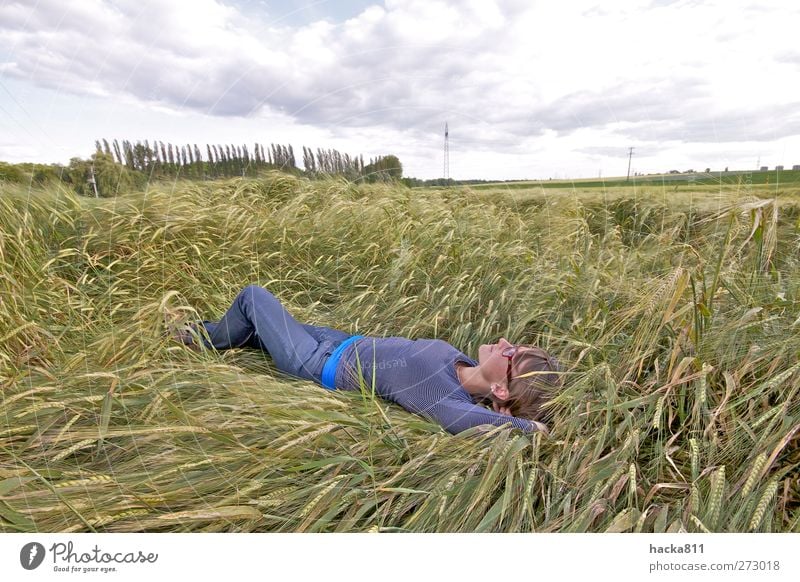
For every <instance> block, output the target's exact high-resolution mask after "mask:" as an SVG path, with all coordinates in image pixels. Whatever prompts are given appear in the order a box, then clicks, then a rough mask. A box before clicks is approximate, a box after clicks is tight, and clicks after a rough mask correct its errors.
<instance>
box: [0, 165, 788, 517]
mask: <svg viewBox="0 0 800 582" xmlns="http://www.w3.org/2000/svg"><path fill="white" fill-rule="evenodd" d="M799 247H800V202H798V196H797V192H793V191H790V190H782V191H776V190H774V189H773V190H768V189H758V188H742V187H737V186H725V187H724V188H719V187H718V188H697V189H694V190H691V189H681V190H678V189H677V188H676V189H674V190H673V189H668V190H659V189H657V188H654V189H652V190H648V189H641V188H640V189H636V190H632V189H625V188H618V189H616V190H613V191H600V190H598V189H592V190H589V189H587V190H574V189H568V188H567V189H564V190H558V189H547V190H540V191H537V190H536V188H535V187H532V188H531V189H530V190H519V189H517V190H514V191H510V190H504V189H503V188H502V187H497V188H483V189H480V190H477V189H476V190H470V189H469V188H466V187H464V188H450V189H438V190H436V189H408V188H405V187H402V186H394V185H388V184H378V185H357V184H353V183H350V182H347V181H345V180H337V179H328V180H319V181H309V180H307V179H304V178H298V177H292V176H288V175H284V174H279V173H272V174H266V175H264V176H262V177H261V178H259V179H234V180H229V181H219V182H206V183H199V182H174V183H158V184H151V185H150V186H149V187H148V188H147V189H146V190H145V191H144V192H136V193H132V194H128V195H122V196H119V197H116V198H110V199H99V200H95V199H91V198H83V197H78V196H76V195H75V194H73V193H71V192H70V191H68V190H66V189H63V188H61V189H60V188H57V187H49V188H42V189H35V188H34V189H27V188H24V187H19V186H10V185H3V184H0V382H1V384H0V385H1V386H2V393H1V394H0V531H4V532H77V531H81V532H83V531H97V532H135V531H148V532H195V531H203V532H220V531H225V532H251V531H292V532H333V531H337V532H341V531H348V532H351V531H358V532H402V531H407V532H489V531H492V532H493V531H508V532H512V531H513V532H625V531H630V532H677V531H690V532H696V531H712V532H749V531H758V532H800V480H799V477H798V475H799V474H800V471H798V467H800V447H798V445H799V444H800V406H798V403H799V402H800V396H798V389H799V388H800V360H799V359H798V354H800V333H799V332H800V253H799V252H798V251H800V248H799ZM247 284H259V285H263V286H265V287H267V288H268V289H270V291H272V292H273V293H274V294H275V295H276V296H277V297H278V298H279V299H280V300H281V301H282V302H283V303H284V305H285V306H286V307H287V309H289V311H290V312H291V313H292V314H293V315H294V316H295V318H296V319H298V320H299V321H303V322H309V323H314V324H317V325H326V326H331V327H336V328H338V329H342V330H345V331H348V332H350V333H359V334H362V335H377V336H390V335H398V336H404V337H409V338H425V337H428V338H440V339H444V340H446V341H448V342H449V343H451V344H452V345H454V346H455V347H457V348H459V349H460V350H462V351H464V352H465V353H467V354H468V355H471V356H475V355H476V354H477V347H478V346H479V345H480V344H482V343H490V342H494V341H496V340H497V338H499V337H501V336H502V337H506V338H508V339H509V340H511V341H512V342H515V343H529V344H536V345H539V346H541V347H544V348H545V349H547V350H549V351H550V352H551V353H553V354H554V355H555V356H556V357H557V358H558V359H559V360H560V361H561V362H562V363H563V364H564V366H565V369H566V371H567V374H566V376H565V377H566V382H565V387H564V389H563V391H562V392H561V393H560V394H559V395H558V397H557V398H556V399H555V400H554V401H553V402H552V403H551V406H552V407H553V409H554V414H555V421H554V422H553V424H552V426H551V427H550V428H551V435H550V437H547V436H544V435H542V434H535V435H524V434H521V433H519V432H516V431H513V430H510V429H506V428H497V429H494V430H492V431H491V432H489V433H480V432H478V431H475V430H471V431H468V432H467V433H462V434H459V435H457V436H452V435H449V434H448V433H446V432H445V431H444V430H443V429H441V428H440V427H439V426H438V425H435V424H432V423H429V422H426V421H425V420H424V419H422V418H421V417H419V416H415V415H412V414H410V413H407V412H406V411H404V410H403V409H401V408H399V407H398V406H396V405H392V404H389V403H387V402H385V401H382V400H380V399H376V398H373V397H371V396H370V395H369V394H368V393H357V392H349V393H348V392H329V391H327V390H325V389H323V388H321V387H320V386H317V385H316V384H313V383H310V382H306V381H302V380H299V379H295V378H291V377H287V376H286V375H284V374H282V373H281V372H279V371H278V370H276V369H275V367H274V366H273V364H272V361H271V360H270V358H269V356H268V355H267V354H264V353H261V352H256V351H253V350H226V351H219V352H217V351H213V350H203V351H200V352H194V351H191V350H188V349H186V348H185V347H184V346H182V345H180V344H178V343H176V342H174V341H171V340H170V338H169V335H168V334H165V327H164V322H165V318H167V319H168V318H170V317H173V318H174V317H178V318H180V319H181V320H196V319H218V318H219V317H220V316H221V315H222V313H223V312H224V310H225V309H226V308H227V306H228V305H229V304H230V302H231V301H232V299H233V298H234V296H235V295H236V293H237V292H238V291H239V290H240V289H241V288H242V287H243V286H245V285H247Z"/></svg>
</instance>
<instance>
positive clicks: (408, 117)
mask: <svg viewBox="0 0 800 582" xmlns="http://www.w3.org/2000/svg"><path fill="white" fill-rule="evenodd" d="M156 13H157V15H158V18H154V17H153V15H154V14H156ZM792 16H800V7H794V6H790V7H787V6H785V5H783V4H782V3H780V2H766V3H761V4H760V5H758V6H755V5H751V4H749V3H748V2H746V1H744V0H737V1H736V2H722V1H721V0H713V1H706V2H699V3H697V2H689V1H688V0H680V1H677V2H669V1H667V0H655V1H651V2H650V1H644V0H627V1H625V2H621V3H615V5H614V6H610V7H609V6H606V5H603V4H600V3H596V2H587V1H583V0H582V1H579V2H574V3H569V5H566V6H549V5H547V6H529V5H528V3H525V2H519V1H517V0H505V1H499V2H489V1H486V2H458V3H457V2H452V1H444V0H437V1H430V2H419V1H416V0H386V2H369V1H366V0H349V1H345V2H327V1H321V2H320V1H318V2H291V1H290V0H280V1H277V0H274V1H265V0H193V1H192V0H176V1H173V2H168V3H167V2H158V1H157V0H145V1H144V2H142V1H138V0H137V1H134V0H75V1H74V2H70V3H68V4H67V5H63V4H62V3H59V2H56V1H55V0H40V1H39V2H37V3H36V4H35V6H23V5H22V4H21V3H15V2H12V3H7V4H4V5H2V6H0V31H2V32H3V34H2V35H0V37H2V40H0V113H2V116H0V159H3V160H7V161H8V162H9V163H23V162H31V163H58V164H66V163H68V161H69V159H70V158H71V157H81V158H84V159H86V158H88V157H89V156H90V155H91V153H92V152H93V151H94V141H95V140H96V139H104V138H105V139H109V140H113V139H128V140H131V141H134V142H135V141H142V142H143V141H144V140H146V139H147V140H153V139H157V140H160V141H164V142H171V143H178V144H180V143H198V144H199V143H237V144H241V143H247V144H250V143H253V142H260V143H280V144H291V145H292V146H293V147H294V148H295V150H296V151H300V148H301V147H302V146H308V147H311V148H312V149H315V150H316V149H317V148H323V149H336V150H338V151H340V152H342V153H347V154H351V155H363V156H364V157H365V158H368V157H377V156H380V155H388V154H392V155H396V156H397V157H398V158H399V159H400V161H401V162H402V163H403V167H404V174H405V175H407V176H411V177H416V178H418V179H422V180H426V179H427V180H430V179H437V178H442V177H443V176H444V171H443V161H444V156H443V146H444V127H445V123H447V124H448V127H449V150H450V158H449V159H450V164H449V167H450V171H449V176H450V177H451V178H453V179H454V180H471V179H474V180H525V179H527V180H532V179H534V180H535V179H548V178H552V179H592V178H598V177H601V178H604V177H616V176H620V175H621V176H625V175H626V170H627V167H628V153H629V148H631V147H632V148H634V151H633V156H632V160H631V169H630V173H631V175H633V174H634V173H640V174H645V175H646V174H652V173H666V172H669V171H670V170H678V171H681V172H683V171H685V170H686V169H689V168H693V169H695V170H696V171H702V170H703V169H704V168H712V169H721V168H724V167H726V166H727V167H729V168H748V167H752V168H760V167H761V166H768V167H769V168H770V169H772V168H774V167H775V166H778V165H783V166H784V167H785V168H787V169H788V168H791V167H792V166H794V165H796V164H798V163H800V114H799V113H798V111H800V108H798V104H797V103H796V99H793V97H791V96H792V95H794V91H793V87H795V86H796V85H797V84H798V83H799V82H800V51H798V50H797V49H796V48H795V47H794V46H793V43H792V41H791V39H792V38H793V37H794V36H793V33H792V32H793V31H792V26H791V23H792V22H794V21H795V20H794V19H793V18H792ZM584 46H587V47H590V50H588V51H587V50H585V49H583V48H582V47H584ZM754 171H755V170H754ZM530 176H545V177H546V178H530Z"/></svg>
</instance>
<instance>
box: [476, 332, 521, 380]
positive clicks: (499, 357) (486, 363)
mask: <svg viewBox="0 0 800 582" xmlns="http://www.w3.org/2000/svg"><path fill="white" fill-rule="evenodd" d="M512 345H513V344H512V343H511V342H509V341H508V340H507V339H506V338H504V337H501V338H500V339H499V340H498V342H497V343H496V344H483V345H482V346H480V347H479V348H478V365H479V366H480V367H481V369H482V370H483V377H484V378H486V379H487V380H488V381H490V382H497V383H498V384H502V383H504V381H505V380H506V372H507V370H508V358H506V357H505V356H504V355H503V354H502V353H501V352H502V351H503V350H504V349H505V348H508V347H511V346H512Z"/></svg>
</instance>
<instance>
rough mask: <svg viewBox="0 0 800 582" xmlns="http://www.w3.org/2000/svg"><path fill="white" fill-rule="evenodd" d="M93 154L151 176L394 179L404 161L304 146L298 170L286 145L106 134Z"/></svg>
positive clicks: (290, 150) (400, 173) (399, 174)
mask: <svg viewBox="0 0 800 582" xmlns="http://www.w3.org/2000/svg"><path fill="white" fill-rule="evenodd" d="M95 149H96V153H97V154H104V155H106V156H110V157H111V159H112V160H113V161H114V162H115V163H117V164H120V165H122V166H125V167H126V168H128V169H129V170H133V171H137V172H142V173H144V174H147V175H148V176H150V177H164V176H167V177H175V176H176V175H178V174H179V175H181V176H183V177H185V178H198V179H213V178H220V177H228V178H230V177H236V176H251V177H254V176H257V175H258V173H259V171H261V170H265V169H267V170H270V169H271V170H282V171H286V172H291V173H295V174H299V173H304V174H305V175H307V176H309V177H312V178H318V177H323V176H336V175H341V176H345V177H346V178H348V179H350V180H354V181H358V180H363V181H367V182H376V181H388V180H398V179H400V178H402V175H403V166H402V164H401V163H400V160H399V159H398V158H397V156H392V155H388V156H380V157H378V158H374V159H370V160H369V163H367V164H365V163H364V156H351V155H349V154H343V153H341V152H338V151H337V150H335V149H321V148H320V149H317V151H316V152H314V151H313V150H312V149H311V148H307V147H305V146H303V172H300V170H299V168H298V167H297V161H296V159H295V154H294V149H293V148H292V146H291V145H288V146H286V145H281V144H270V145H269V147H266V148H265V147H264V145H263V144H260V143H255V144H253V146H252V147H251V148H248V146H247V145H246V144H244V145H235V144H224V145H223V144H214V145H211V144H206V145H205V147H204V148H200V147H199V146H198V145H197V144H183V145H173V144H171V143H164V142H162V141H153V142H152V143H151V142H150V141H148V140H145V141H144V142H141V141H137V142H136V143H133V142H131V141H128V140H123V141H122V142H119V141H118V140H113V141H112V142H109V141H108V140H107V139H103V140H97V141H95Z"/></svg>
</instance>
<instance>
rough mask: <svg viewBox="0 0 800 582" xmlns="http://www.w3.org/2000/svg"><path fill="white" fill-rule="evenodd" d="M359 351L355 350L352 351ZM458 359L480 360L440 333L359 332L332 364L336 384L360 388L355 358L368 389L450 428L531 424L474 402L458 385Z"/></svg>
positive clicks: (472, 362)
mask: <svg viewBox="0 0 800 582" xmlns="http://www.w3.org/2000/svg"><path fill="white" fill-rule="evenodd" d="M356 354H357V356H356ZM456 362H464V363H465V364H467V365H468V366H477V365H478V362H476V361H475V360H473V359H472V358H470V357H469V356H467V355H465V354H463V353H462V352H461V351H459V350H457V349H456V348H454V347H453V346H451V345H450V344H449V343H447V342H446V341H443V340H438V339H418V340H410V339H407V338H403V337H386V338H379V337H371V336H367V337H363V338H361V339H358V340H356V341H354V342H353V343H352V344H351V345H349V346H347V347H346V348H345V349H344V351H343V352H342V356H341V360H340V361H339V365H338V367H337V369H336V387H337V388H339V389H341V390H359V389H360V384H359V377H358V372H357V370H358V363H360V365H361V373H362V375H363V378H364V383H365V386H366V387H367V389H368V390H370V389H371V387H372V377H373V373H374V376H375V392H376V393H377V394H379V395H380V396H381V397H382V398H384V399H385V400H388V401H390V402H394V403H396V404H399V405H400V406H402V407H403V408H405V409H406V410H408V411H409V412H413V413H415V414H419V415H421V416H423V417H425V418H427V419H429V420H433V421H435V422H438V423H439V424H440V425H442V426H443V427H444V429H445V430H446V431H448V432H450V433H452V434H456V433H459V432H461V431H463V430H466V429H468V428H471V427H473V426H478V425H482V424H489V425H493V426H501V425H503V424H506V423H511V424H512V425H513V426H515V427H516V428H519V429H521V430H523V431H524V432H533V431H534V430H536V429H535V427H534V426H533V425H532V423H531V422H530V421H528V420H526V419H524V418H517V417H514V416H508V415H505V414H500V413H498V412H495V411H493V410H489V409H487V408H484V407H483V406H479V405H477V404H476V403H475V401H474V400H473V398H472V396H471V395H470V394H469V392H467V391H466V390H465V389H464V387H463V386H462V385H461V382H460V380H459V379H458V375H457V373H456V367H455V364H456Z"/></svg>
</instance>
